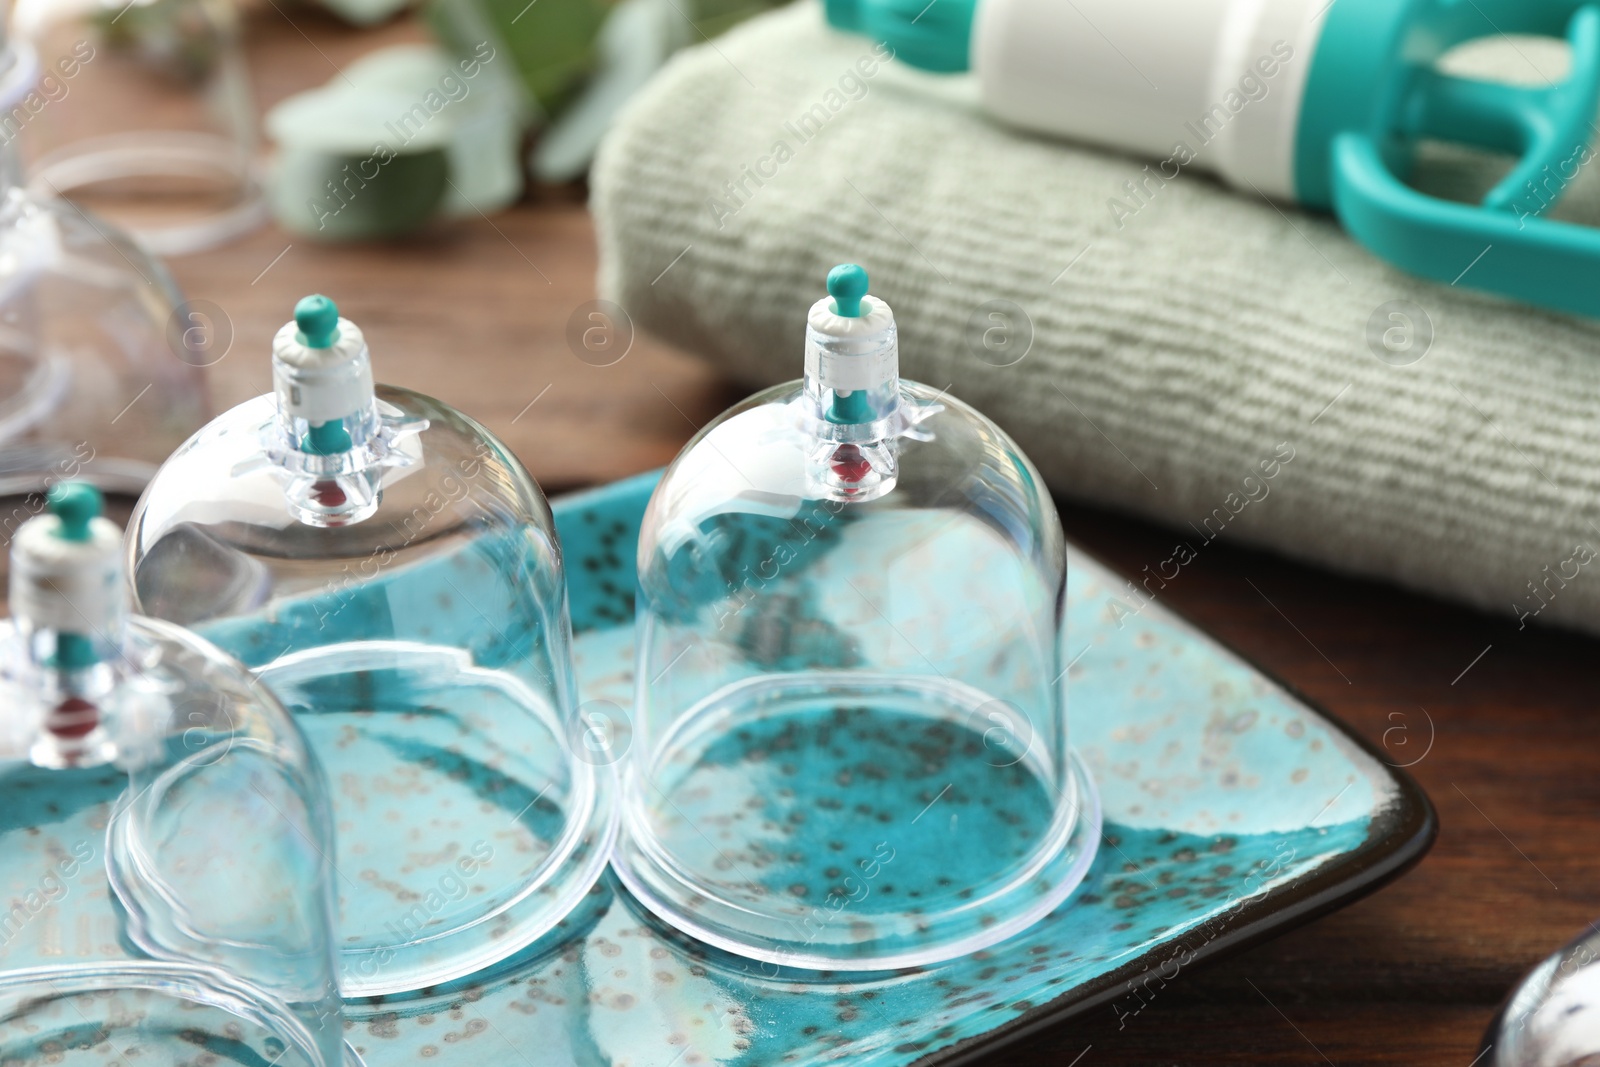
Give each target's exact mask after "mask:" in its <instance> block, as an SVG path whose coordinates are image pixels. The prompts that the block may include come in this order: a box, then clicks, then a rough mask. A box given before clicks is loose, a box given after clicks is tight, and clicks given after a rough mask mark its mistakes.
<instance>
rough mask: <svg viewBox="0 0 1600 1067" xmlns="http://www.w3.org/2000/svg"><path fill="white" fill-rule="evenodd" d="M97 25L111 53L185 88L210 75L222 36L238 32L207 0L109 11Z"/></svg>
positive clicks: (153, 1)
mask: <svg viewBox="0 0 1600 1067" xmlns="http://www.w3.org/2000/svg"><path fill="white" fill-rule="evenodd" d="M92 21H93V24H94V26H95V29H96V30H97V31H98V32H99V37H100V40H101V42H102V43H103V44H104V45H105V47H106V48H107V49H109V50H110V51H112V52H116V53H119V54H122V55H125V56H128V57H129V58H131V59H133V60H134V61H135V62H137V63H139V64H140V65H141V66H144V67H146V68H148V69H150V70H153V71H157V72H159V73H161V74H163V75H165V76H166V77H170V78H173V79H175V80H176V81H178V82H180V83H182V84H184V85H199V84H201V83H203V82H204V81H205V80H206V79H207V78H209V77H210V76H211V72H212V70H213V69H214V68H215V65H216V63H217V59H218V57H219V56H220V55H221V54H222V48H223V44H224V41H223V38H222V35H223V34H225V33H228V32H230V31H231V30H232V29H233V25H232V19H231V18H230V17H229V15H228V14H227V13H221V12H218V11H217V10H214V9H213V5H211V4H209V3H207V2H205V0H200V2H197V0H150V2H149V3H133V4H129V5H128V6H127V7H125V8H120V9H118V8H114V7H105V8H100V9H99V10H97V11H96V12H95V13H94V15H93V17H92Z"/></svg>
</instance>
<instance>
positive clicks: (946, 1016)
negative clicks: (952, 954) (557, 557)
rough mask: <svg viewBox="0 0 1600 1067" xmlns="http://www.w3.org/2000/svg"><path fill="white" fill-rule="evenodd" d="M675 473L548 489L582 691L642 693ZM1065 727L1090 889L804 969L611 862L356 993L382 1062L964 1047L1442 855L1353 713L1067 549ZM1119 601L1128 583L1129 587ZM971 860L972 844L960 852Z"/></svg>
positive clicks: (886, 1052)
mask: <svg viewBox="0 0 1600 1067" xmlns="http://www.w3.org/2000/svg"><path fill="white" fill-rule="evenodd" d="M655 480H656V476H655V475H653V474H651V475H644V476H640V477H638V478H635V479H631V480H629V481H625V482H622V483H618V484H616V485H613V486H609V487H606V488H603V489H599V490H595V491H592V492H587V493H583V494H579V495H576V496H572V497H568V498H565V499H563V500H558V501H556V502H555V512H556V519H557V525H558V527H559V530H560V534H561V537H562V540H563V544H564V546H565V553H566V561H567V574H568V580H569V583H570V596H571V606H572V616H573V623H574V628H575V630H576V631H577V634H578V637H577V644H576V656H577V660H578V673H579V677H580V679H581V685H582V688H583V693H582V698H583V699H584V700H608V701H614V702H615V703H616V704H618V705H621V706H623V707H625V706H626V705H627V704H628V702H629V700H630V689H631V675H632V667H633V663H632V631H631V627H632V622H633V607H632V598H633V585H634V545H635V539H636V536H637V532H638V528H639V521H640V518H641V516H642V514H643V511H644V507H645V503H646V501H647V500H648V498H649V494H650V491H651V489H652V487H653V486H654V484H655ZM1071 567H1072V570H1071V579H1070V589H1069V600H1070V603H1069V626H1068V633H1069V637H1068V641H1069V644H1070V648H1069V652H1070V654H1071V656H1072V657H1075V662H1074V665H1073V667H1072V668H1071V673H1070V675H1069V677H1070V678H1071V688H1070V699H1071V701H1072V710H1071V719H1072V726H1071V729H1072V742H1073V745H1074V746H1075V748H1076V749H1077V751H1078V753H1079V755H1080V756H1081V757H1082V759H1083V762H1084V763H1085V764H1086V765H1087V766H1088V767H1089V768H1090V769H1091V770H1092V772H1093V773H1094V775H1095V777H1096V778H1097V779H1098V782H1099V786H1100V792H1101V800H1102V804H1103V808H1104V816H1105V832H1104V838H1103V842H1102V845H1101V848H1100V850H1099V853H1098V856H1097V857H1096V859H1095V862H1094V865H1093V867H1092V868H1091V870H1090V872H1089V874H1088V876H1087V878H1086V879H1085V881H1084V883H1083V885H1082V886H1081V887H1080V888H1079V889H1078V891H1077V892H1076V893H1075V894H1074V895H1073V896H1072V898H1071V899H1070V900H1069V901H1068V902H1067V903H1066V904H1065V905H1064V906H1063V907H1061V908H1060V909H1058V910H1057V911H1056V912H1055V913H1053V914H1052V915H1050V916H1049V917H1048V918H1046V919H1045V920H1043V921H1042V922H1040V923H1039V924H1038V925H1036V926H1034V927H1032V928H1031V929H1029V930H1028V931H1026V932H1025V933H1024V934H1022V935H1020V936H1018V937H1015V938H1013V939H1011V940H1010V941H1007V942H1004V943H1002V944H1000V945H998V946H996V947H995V948H993V949H991V950H989V951H986V952H981V953H978V954H976V955H973V956H971V957H968V958H965V959H960V960H956V961H953V962H950V963H946V964H941V965H939V966H934V967H928V968H922V969H916V970H909V971H901V972H894V973H889V974H876V975H860V976H852V975H847V974H818V973H813V972H785V971H780V970H778V969H777V968H775V967H773V966H772V965H770V964H760V963H754V962H750V961H745V960H742V959H738V958H734V957H730V956H727V955H724V954H722V953H720V952H717V951H715V950H711V949H708V948H706V947H704V946H701V945H697V944H695V943H693V942H691V941H689V940H687V939H685V938H683V937H681V936H679V935H677V934H675V933H674V932H672V931H670V930H666V929H664V928H662V927H661V926H660V925H659V924H658V923H657V922H655V921H654V920H653V919H652V918H651V917H649V916H648V915H646V914H644V913H643V912H642V910H641V909H640V908H639V907H638V906H637V904H635V903H634V902H633V901H631V900H630V899H628V897H627V896H626V894H625V892H624V891H622V890H621V889H620V888H619V887H618V886H617V884H616V883H615V881H614V880H613V879H612V878H610V877H608V878H607V879H605V880H604V881H603V882H602V883H601V884H600V885H599V886H597V887H596V889H595V890H594V892H592V893H591V894H590V896H589V897H588V899H587V900H586V902H585V904H584V906H583V907H581V908H580V909H579V910H578V911H577V912H576V913H574V914H573V915H571V916H570V917H569V918H568V919H567V921H566V922H565V923H563V924H562V926H561V927H560V928H558V930H557V931H555V932H554V933H553V934H551V935H550V936H548V937H546V938H545V939H544V940H543V941H542V942H540V943H539V944H536V945H534V946H532V947H530V948H529V949H527V950H525V951H524V952H522V953H520V954H519V955H518V956H517V957H515V958H513V959H511V960H507V961H505V962H504V963H503V964H501V965H499V966H497V967H495V968H493V969H492V970H491V971H489V972H485V973H481V974H478V975H475V976H473V977H472V978H471V979H468V980H465V981H462V982H458V983H454V984H452V985H449V986H441V987H438V988H436V989H432V990H427V991H424V992H423V993H420V994H415V995H410V996H406V997H392V998H385V999H381V1000H377V1001H368V1002H359V1003H355V1004H352V1005H350V1013H349V1014H350V1017H349V1019H347V1022H346V1026H347V1028H348V1029H349V1034H348V1037H349V1039H350V1042H351V1043H352V1044H353V1045H354V1046H355V1047H356V1048H357V1049H358V1050H359V1051H360V1052H361V1053H362V1055H363V1056H364V1057H365V1058H366V1061H367V1064H368V1065H369V1067H401V1065H408V1067H410V1065H416V1064H418V1063H422V1062H427V1063H429V1064H430V1065H432V1067H481V1065H484V1064H495V1065H505V1064H512V1065H516V1064H526V1065H528V1067H546V1065H568V1064H571V1065H577V1067H678V1065H682V1067H703V1065H712V1064H715V1065H728V1067H735V1065H739V1067H743V1065H772V1064H798V1065H807V1064H822V1063H833V1062H841V1061H848V1062H849V1063H851V1064H852V1065H859V1067H866V1065H873V1067H876V1065H909V1064H940V1065H949V1064H955V1063H960V1062H965V1061H967V1060H969V1059H971V1058H973V1057H975V1056H979V1055H981V1054H982V1053H984V1052H986V1051H989V1050H992V1049H993V1048H994V1047H996V1046H998V1045H999V1044H1001V1043H1003V1042H1006V1041H1009V1040H1014V1039H1016V1038H1017V1037H1019V1036H1021V1035H1023V1034H1025V1033H1027V1032H1029V1031H1031V1030H1033V1029H1036V1028H1038V1027H1040V1026H1042V1025H1045V1024H1048V1023H1051V1022H1056V1021H1059V1020H1062V1019H1066V1018H1069V1017H1071V1016H1073V1015H1077V1014H1080V1013H1082V1012H1084V1011H1087V1010H1089V1009H1091V1008H1095V1007H1099V1006H1104V1005H1109V1007H1108V1008H1106V1009H1105V1010H1110V1011H1114V1012H1116V1013H1117V1014H1118V1015H1119V1016H1122V1017H1124V1018H1127V1017H1131V1016H1133V1015H1136V1014H1137V1013H1138V1012H1139V1011H1140V1010H1141V1007H1142V1006H1143V1005H1144V1004H1146V1003H1149V1002H1150V1000H1151V999H1152V998H1153V997H1155V996H1157V995H1159V992H1160V990H1161V988H1162V987H1163V986H1164V985H1166V984H1167V983H1169V982H1172V981H1174V980H1177V977H1178V975H1179V974H1180V973H1181V972H1182V971H1184V970H1185V969H1187V968H1189V967H1190V966H1192V965H1194V964H1195V963H1197V962H1199V961H1200V960H1203V959H1206V958H1208V957H1211V956H1214V955H1217V954H1219V953H1221V952H1223V951H1226V950H1231V949H1237V948H1239V947H1242V946H1244V945H1246V944H1249V943H1252V942H1255V941H1257V940H1260V939H1262V938H1265V937H1267V936H1270V935H1272V934H1274V933H1277V932H1279V931H1281V930H1283V929H1286V928H1288V927H1290V926H1293V925H1296V924H1298V923H1301V922H1304V921H1306V920H1307V919H1310V918H1312V917H1314V916H1316V915H1318V914H1321V913H1323V912H1325V911H1328V910H1330V909H1332V908H1336V907H1338V906H1340V905H1342V904H1345V903H1348V902H1349V901H1351V900H1353V899H1355V898H1357V897H1359V896H1361V895H1363V894H1364V893H1367V892H1369V891H1371V890H1372V889H1374V888H1376V887H1377V886H1378V885H1381V884H1382V883H1384V882H1385V881H1387V880H1389V879H1390V878H1393V877H1394V876H1396V875H1397V874H1399V873H1400V872H1401V871H1403V870H1404V869H1405V868H1406V867H1407V866H1409V865H1410V864H1411V863H1413V862H1415V861H1416V860H1417V859H1418V858H1420V857H1421V855H1422V854H1423V853H1424V852H1425V851H1426V850H1427V847H1428V845H1429V844H1430V843H1431V841H1432V838H1433V833H1434V829H1435V823H1434V816H1433V812H1432V809H1431V807H1430V806H1429V804H1428V801H1427V799H1426V798H1425V797H1424V796H1423V795H1422V793H1421V792H1420V791H1419V790H1418V789H1417V787H1416V786H1415V785H1414V784H1413V783H1412V782H1411V781H1410V779H1409V778H1407V777H1406V776H1405V774H1404V772H1401V771H1396V770H1393V769H1391V768H1390V767H1388V766H1386V765H1385V764H1384V763H1383V762H1382V761H1381V759H1380V758H1379V757H1378V755H1377V754H1376V753H1375V752H1374V751H1373V750H1371V749H1370V748H1369V747H1368V746H1367V745H1365V744H1364V743H1363V742H1361V741H1360V740H1358V739H1356V738H1355V737H1354V736H1353V735H1351V734H1349V733H1348V732H1347V731H1346V730H1345V729H1344V728H1343V727H1341V726H1340V725H1338V724H1337V723H1334V722H1332V721H1330V720H1329V719H1328V718H1326V717H1325V716H1323V715H1321V714H1320V713H1318V712H1317V711H1315V710H1314V709H1312V708H1310V707H1308V706H1307V705H1306V704H1304V703H1303V702H1301V701H1300V700H1298V699H1297V698H1296V697H1294V696H1293V695H1291V694H1289V693H1287V692H1286V691H1284V690H1283V689H1282V688H1281V687H1279V686H1278V685H1276V684H1275V683H1273V682H1271V681H1270V680H1268V679H1266V678H1265V677H1263V676H1262V675H1261V674H1260V673H1258V672H1257V671H1255V670H1254V669H1253V668H1251V667H1250V666H1249V665H1248V664H1246V663H1244V662H1242V661H1241V660H1239V659H1238V658H1237V657H1235V656H1233V655H1232V654H1231V653H1229V652H1227V651H1226V650H1225V649H1223V648H1221V647H1220V646H1218V645H1217V644H1216V643H1215V642H1214V641H1212V640H1210V639H1209V638H1207V637H1205V636H1203V635H1202V634H1200V633H1198V632H1197V631H1196V630H1194V629H1193V628H1192V627H1190V626H1189V625H1188V624H1186V623H1184V622H1183V621H1182V620H1180V619H1178V618H1176V617H1175V616H1173V615H1172V614H1170V613H1169V612H1167V611H1166V610H1165V609H1163V608H1161V607H1160V606H1158V605H1151V606H1148V607H1146V608H1144V609H1143V610H1142V611H1140V612H1139V613H1138V614H1136V615H1134V616H1132V617H1124V618H1122V619H1121V622H1122V625H1120V626H1119V625H1118V613H1117V612H1115V611H1113V609H1112V603H1113V598H1114V597H1117V596H1118V594H1122V593H1123V583H1122V582H1121V581H1119V580H1117V579H1115V578H1114V577H1113V576H1112V575H1111V574H1110V573H1109V572H1108V571H1106V570H1105V569H1104V568H1102V567H1101V566H1099V565H1098V564H1096V563H1095V562H1094V561H1093V560H1090V559H1088V558H1086V557H1085V556H1084V555H1083V554H1082V553H1077V552H1074V553H1073V556H1072V561H1071ZM1124 603H1128V602H1127V601H1126V600H1124ZM951 862H952V865H955V864H958V863H959V857H955V856H952V857H951Z"/></svg>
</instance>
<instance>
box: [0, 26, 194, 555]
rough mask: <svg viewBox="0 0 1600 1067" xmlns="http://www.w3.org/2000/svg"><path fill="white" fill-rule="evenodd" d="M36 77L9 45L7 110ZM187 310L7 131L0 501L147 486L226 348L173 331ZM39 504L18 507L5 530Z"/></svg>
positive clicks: (187, 424) (4, 57) (0, 306)
mask: <svg viewBox="0 0 1600 1067" xmlns="http://www.w3.org/2000/svg"><path fill="white" fill-rule="evenodd" d="M36 75H37V67H36V66H34V65H33V64H32V63H31V60H30V57H29V55H28V53H27V52H26V51H21V52H19V51H17V50H15V49H3V50H0V113H5V112H7V111H8V110H9V109H10V108H12V107H15V106H21V104H20V103H19V101H20V100H22V99H23V98H24V97H26V95H27V93H28V92H29V91H30V86H32V85H33V84H34V81H35V78H36ZM180 308H182V297H181V296H180V295H179V293H178V289H177V286H176V285H174V284H173V281H172V278H171V277H170V275H168V273H167V271H166V268H164V267H163V266H161V264H160V263H158V262H156V261H155V260H154V259H152V258H151V257H150V256H149V255H148V254H146V253H145V252H143V251H141V250H140V249H139V248H138V247H137V246H136V245H135V244H134V243H133V242H132V241H131V240H129V239H128V238H127V237H126V236H124V235H123V234H121V233H120V232H119V231H118V230H117V229H116V228H115V227H113V226H111V225H109V224H108V223H106V222H105V221H104V220H101V219H95V218H93V217H91V216H89V215H87V214H85V213H84V212H83V211H81V210H79V209H78V208H77V207H75V206H73V205H72V204H70V203H67V202H66V201H63V200H59V199H54V198H41V197H36V196H34V195H32V194H30V193H28V192H26V191H25V190H23V189H22V188H21V187H20V186H19V185H18V184H17V162H16V154H15V149H14V147H13V146H12V144H11V143H9V142H8V141H5V140H3V139H0V497H3V496H18V495H22V494H29V493H38V492H41V491H43V490H45V489H47V488H49V486H51V485H53V484H55V483H56V482H59V481H61V480H63V479H71V478H84V479H87V480H90V481H92V482H94V483H95V484H96V485H98V486H99V487H100V488H102V489H105V490H107V491H113V492H119V493H126V494H129V495H130V496H131V495H136V494H137V493H138V492H139V491H140V490H141V489H143V488H144V485H145V482H147V481H148V480H149V478H150V476H151V475H152V474H154V473H155V470H156V467H157V466H158V465H159V464H160V463H161V461H162V460H163V459H165V458H166V456H167V455H168V454H169V453H170V452H171V451H172V450H173V449H174V448H176V447H177V446H178V445H179V444H181V443H182V442H183V441H184V439H185V438H187V437H188V436H189V434H191V433H193V432H194V431H195V429H196V428H198V427H199V426H200V424H201V423H202V422H204V421H205V416H206V402H205V391H204V387H203V382H202V380H201V371H200V367H201V366H203V365H205V364H206V363H210V362H214V361H215V360H216V359H218V358H220V356H221V353H222V352H223V351H225V348H221V347H217V346H216V345H215V341H216V337H215V335H214V334H211V335H207V334H206V330H205V327H207V326H210V325H211V323H210V322H209V321H208V322H205V323H203V324H202V323H201V322H200V320H199V319H197V320H195V321H194V322H185V323H184V328H185V329H187V328H188V327H189V326H193V325H201V326H202V329H201V330H200V331H198V332H191V333H189V334H188V335H187V337H185V336H184V334H183V333H182V331H181V330H178V329H176V327H177V326H178V325H179V323H180V320H181V319H182V315H183V313H184V312H193V310H194V309H192V308H182V310H181V311H180ZM184 340H188V341H192V342H194V343H193V344H188V345H185V344H183V343H175V342H182V341H184ZM42 507H43V503H42V500H40V499H38V498H35V499H33V500H31V501H28V502H26V503H25V504H24V503H13V504H12V505H11V506H10V507H8V508H7V511H8V512H9V515H10V518H9V520H8V523H7V527H6V528H7V535H8V536H9V533H10V532H11V531H14V530H15V528H16V524H17V523H18V522H20V521H21V520H22V518H24V517H26V516H28V515H32V514H36V513H37V512H38V511H39V509H40V508H42Z"/></svg>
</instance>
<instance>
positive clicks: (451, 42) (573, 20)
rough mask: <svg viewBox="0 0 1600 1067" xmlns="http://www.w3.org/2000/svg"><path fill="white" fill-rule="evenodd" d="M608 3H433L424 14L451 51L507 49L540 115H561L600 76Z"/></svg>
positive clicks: (437, 0) (471, 0)
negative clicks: (491, 45)
mask: <svg viewBox="0 0 1600 1067" xmlns="http://www.w3.org/2000/svg"><path fill="white" fill-rule="evenodd" d="M612 6H613V5H612V4H611V3H609V2H606V0H431V2H430V3H428V4H427V6H426V7H425V8H424V9H423V15H424V17H425V18H426V19H427V21H428V24H429V25H430V26H431V27H432V28H433V31H434V32H435V33H436V34H437V35H438V37H439V40H440V41H441V43H443V44H444V46H445V49H446V50H447V51H450V52H453V53H456V54H466V53H470V52H471V51H472V49H473V48H474V47H476V46H477V44H478V42H480V41H484V40H492V41H495V42H496V45H497V46H503V48H504V51H505V53H506V55H507V58H509V60H510V61H511V63H512V64H513V65H514V66H515V69H516V72H517V74H518V75H519V77H520V79H521V81H522V84H523V86H524V87H525V88H526V89H527V92H528V95H529V97H531V98H532V100H533V102H534V104H535V105H536V106H537V108H538V110H539V112H540V113H541V114H543V115H545V116H553V115H557V114H559V113H560V112H561V110H562V109H563V107H565V106H566V105H567V104H568V103H569V102H570V101H571V100H572V99H573V97H574V96H576V95H577V93H578V92H579V91H580V90H581V88H582V86H583V82H584V80H585V79H587V78H588V77H589V76H590V75H591V74H593V73H594V70H595V66H596V58H597V54H598V50H597V48H596V41H597V39H598V38H599V36H600V27H601V26H603V25H604V24H605V21H606V16H607V15H609V14H610V13H611V8H612Z"/></svg>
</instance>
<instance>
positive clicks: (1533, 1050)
mask: <svg viewBox="0 0 1600 1067" xmlns="http://www.w3.org/2000/svg"><path fill="white" fill-rule="evenodd" d="M1483 1044H1484V1050H1483V1053H1482V1054H1481V1056H1480V1058H1481V1059H1483V1061H1484V1063H1486V1064H1488V1065H1489V1067H1589V1065H1592V1064H1594V1063H1596V1062H1600V932H1596V930H1595V928H1594V926H1593V925H1591V926H1590V928H1589V929H1588V930H1586V931H1584V933H1583V936H1581V937H1579V938H1578V939H1577V940H1575V941H1573V942H1571V943H1570V944H1568V945H1566V946H1565V947H1563V948H1562V949H1561V950H1560V951H1558V952H1556V953H1554V954H1552V955H1550V956H1548V957H1546V958H1545V960H1544V962H1542V963H1540V964H1539V966H1537V967H1535V968H1534V969H1533V972H1532V973H1531V974H1529V975H1528V976H1527V977H1526V978H1524V979H1523V980H1522V983H1521V984H1520V985H1519V986H1517V988H1516V990H1515V991H1514V992H1512V994H1511V996H1510V997H1509V998H1507V1000H1506V1002H1505V1004H1504V1006H1502V1007H1501V1009H1500V1012H1499V1013H1498V1014H1497V1015H1496V1016H1495V1020H1494V1022H1493V1023H1492V1024H1491V1025H1490V1027H1489V1032H1488V1033H1487V1034H1485V1035H1484V1040H1483Z"/></svg>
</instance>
